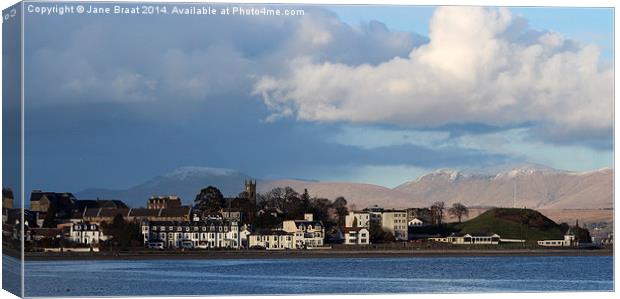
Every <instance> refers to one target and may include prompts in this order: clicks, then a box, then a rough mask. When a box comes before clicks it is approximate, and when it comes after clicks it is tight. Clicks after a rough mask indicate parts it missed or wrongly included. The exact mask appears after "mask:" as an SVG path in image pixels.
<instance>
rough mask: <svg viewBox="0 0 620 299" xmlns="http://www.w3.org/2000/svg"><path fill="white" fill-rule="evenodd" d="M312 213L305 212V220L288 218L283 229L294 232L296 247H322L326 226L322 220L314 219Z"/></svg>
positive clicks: (283, 224)
mask: <svg viewBox="0 0 620 299" xmlns="http://www.w3.org/2000/svg"><path fill="white" fill-rule="evenodd" d="M313 218H314V217H313V215H312V214H304V220H286V221H284V222H283V223H282V230H283V231H285V232H288V233H292V234H293V244H294V246H295V248H311V247H322V246H323V240H324V238H325V228H324V227H323V223H322V222H321V221H315V220H313Z"/></svg>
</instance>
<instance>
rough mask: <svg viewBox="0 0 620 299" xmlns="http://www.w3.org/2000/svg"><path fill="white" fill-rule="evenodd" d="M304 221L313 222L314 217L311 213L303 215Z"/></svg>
mask: <svg viewBox="0 0 620 299" xmlns="http://www.w3.org/2000/svg"><path fill="white" fill-rule="evenodd" d="M304 220H306V221H314V217H313V215H312V213H305V214H304Z"/></svg>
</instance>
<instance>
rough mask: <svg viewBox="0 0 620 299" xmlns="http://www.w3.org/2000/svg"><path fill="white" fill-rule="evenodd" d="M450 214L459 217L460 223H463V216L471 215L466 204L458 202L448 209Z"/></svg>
mask: <svg viewBox="0 0 620 299" xmlns="http://www.w3.org/2000/svg"><path fill="white" fill-rule="evenodd" d="M448 214H450V215H451V216H452V217H457V218H458V219H459V223H461V219H462V218H463V216H469V209H468V208H467V207H466V206H465V205H463V204H461V203H458V202H457V203H455V204H453V205H452V207H451V208H450V209H449V210H448Z"/></svg>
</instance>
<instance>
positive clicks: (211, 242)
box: [142, 219, 241, 249]
mask: <svg viewBox="0 0 620 299" xmlns="http://www.w3.org/2000/svg"><path fill="white" fill-rule="evenodd" d="M142 235H143V236H144V244H147V243H148V242H149V241H153V240H160V241H162V242H163V243H164V246H165V247H167V248H179V247H182V246H187V245H184V244H192V247H194V248H233V249H238V248H239V247H240V244H241V243H240V233H239V223H238V222H236V221H223V220H212V219H209V220H204V221H180V222H177V221H143V222H142Z"/></svg>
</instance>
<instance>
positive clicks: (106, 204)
mask: <svg viewBox="0 0 620 299" xmlns="http://www.w3.org/2000/svg"><path fill="white" fill-rule="evenodd" d="M74 207H75V209H77V210H80V211H84V208H89V209H94V208H104V209H127V208H128V207H127V205H126V204H125V203H124V202H123V201H121V200H116V199H81V200H77V201H76V202H75V205H74Z"/></svg>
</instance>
